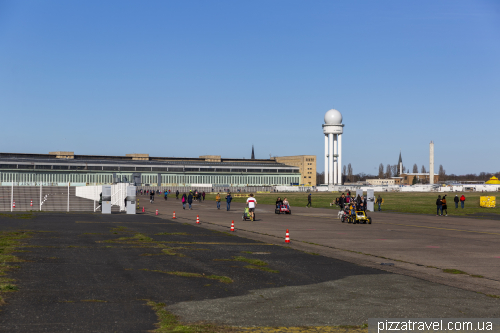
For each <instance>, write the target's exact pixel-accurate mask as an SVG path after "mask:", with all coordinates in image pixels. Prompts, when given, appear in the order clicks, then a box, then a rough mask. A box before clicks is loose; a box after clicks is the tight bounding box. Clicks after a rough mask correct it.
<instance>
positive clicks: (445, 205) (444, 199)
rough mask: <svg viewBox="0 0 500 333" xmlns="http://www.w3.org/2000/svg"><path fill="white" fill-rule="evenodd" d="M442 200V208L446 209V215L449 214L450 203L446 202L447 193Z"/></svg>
mask: <svg viewBox="0 0 500 333" xmlns="http://www.w3.org/2000/svg"><path fill="white" fill-rule="evenodd" d="M441 202H442V203H443V207H442V210H443V211H444V214H445V215H444V216H448V205H447V204H446V195H445V196H444V197H443V199H442V200H441Z"/></svg>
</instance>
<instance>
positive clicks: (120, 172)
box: [0, 152, 301, 187]
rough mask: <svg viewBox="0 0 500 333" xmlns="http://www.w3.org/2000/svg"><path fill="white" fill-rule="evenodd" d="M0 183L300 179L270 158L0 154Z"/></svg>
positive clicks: (239, 183)
mask: <svg viewBox="0 0 500 333" xmlns="http://www.w3.org/2000/svg"><path fill="white" fill-rule="evenodd" d="M0 182H1V185H2V186H10V185H12V184H13V183H14V184H15V185H20V186H23V185H25V186H37V185H44V186H57V185H61V186H62V185H67V184H68V183H70V184H71V185H72V186H85V185H94V184H97V185H99V184H112V183H134V184H135V185H137V186H162V187H169V186H172V187H183V186H185V187H191V186H207V187H248V186H276V185H291V184H299V183H300V182H301V174H300V168H299V167H297V166H290V165H286V164H283V163H279V162H277V161H276V160H275V159H269V160H267V159H227V158H221V156H218V155H207V156H200V157H199V158H177V157H150V156H149V155H148V154H128V155H126V156H96V155H75V154H74V153H73V152H51V153H49V154H18V153H0Z"/></svg>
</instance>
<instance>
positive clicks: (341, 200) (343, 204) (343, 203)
mask: <svg viewBox="0 0 500 333" xmlns="http://www.w3.org/2000/svg"><path fill="white" fill-rule="evenodd" d="M339 207H340V210H344V207H345V195H344V193H342V195H341V196H340V198H339Z"/></svg>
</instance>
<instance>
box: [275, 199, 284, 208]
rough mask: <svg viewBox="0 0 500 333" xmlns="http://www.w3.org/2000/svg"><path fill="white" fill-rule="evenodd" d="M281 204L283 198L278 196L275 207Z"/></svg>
mask: <svg viewBox="0 0 500 333" xmlns="http://www.w3.org/2000/svg"><path fill="white" fill-rule="evenodd" d="M281 206H283V200H281V197H278V199H276V208H280V207H281Z"/></svg>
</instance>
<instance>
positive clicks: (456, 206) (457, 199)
mask: <svg viewBox="0 0 500 333" xmlns="http://www.w3.org/2000/svg"><path fill="white" fill-rule="evenodd" d="M453 201H455V209H457V208H458V202H459V201H460V199H459V198H458V194H457V195H455V198H454V199H453Z"/></svg>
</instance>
